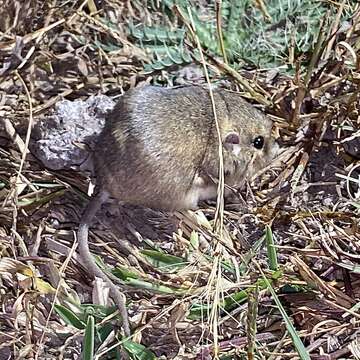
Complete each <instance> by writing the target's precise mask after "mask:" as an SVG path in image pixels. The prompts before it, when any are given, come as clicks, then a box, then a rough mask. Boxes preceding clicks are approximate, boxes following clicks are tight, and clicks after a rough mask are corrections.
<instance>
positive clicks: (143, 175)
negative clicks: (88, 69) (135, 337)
mask: <svg viewBox="0 0 360 360" xmlns="http://www.w3.org/2000/svg"><path fill="white" fill-rule="evenodd" d="M212 93H213V99H214V103H215V109H216V115H217V121H218V126H219V127H218V129H219V132H220V137H219V134H218V130H217V127H216V122H215V117H214V113H213V107H212V102H211V97H210V93H209V89H208V88H206V87H203V86H197V85H186V86H179V87H173V88H165V87H159V86H150V85H148V86H143V87H138V88H134V89H131V90H128V91H127V92H125V94H124V95H122V96H121V97H120V99H119V101H118V102H117V104H116V105H115V107H114V108H113V110H112V111H111V112H110V113H109V114H108V116H107V118H106V122H105V126H104V128H103V130H102V132H101V133H100V135H99V136H98V139H97V143H96V145H95V148H94V151H93V160H94V170H95V177H96V188H95V196H93V197H92V198H91V200H90V202H89V204H88V205H87V207H86V209H85V211H84V214H83V216H82V218H81V220H80V225H79V228H78V233H77V238H78V243H79V253H80V256H81V258H82V260H83V261H84V263H85V266H86V267H87V270H88V271H89V272H90V274H91V275H92V276H93V277H95V276H97V277H100V278H102V279H103V280H104V281H105V283H106V284H107V285H108V286H109V288H110V293H111V296H112V298H113V300H114V301H115V303H116V304H117V306H118V308H119V312H120V315H121V317H122V321H123V323H122V326H123V330H124V333H125V335H127V336H129V335H130V326H129V320H128V314H127V310H126V306H125V299H124V295H123V294H122V293H121V291H120V290H119V289H118V287H117V286H116V285H115V284H114V282H113V281H112V280H114V278H112V277H111V275H107V274H105V273H104V272H103V271H102V270H101V269H100V268H99V267H98V266H97V265H96V263H95V262H94V259H93V258H92V255H91V253H90V251H89V244H88V232H89V227H90V225H91V223H92V220H93V218H94V217H95V215H96V213H97V212H98V211H99V210H100V208H101V206H102V204H103V203H105V202H106V201H108V200H109V199H110V198H112V199H115V200H116V201H117V202H119V204H132V205H140V206H144V207H148V208H152V209H156V210H162V211H169V212H173V211H181V210H188V209H192V210H194V209H196V208H197V207H198V204H199V202H200V201H203V200H209V199H213V198H215V197H216V196H217V186H218V185H217V179H218V178H219V139H220V138H221V145H222V147H221V148H222V152H223V169H224V183H225V185H226V189H228V188H241V186H242V185H243V183H244V181H245V180H246V179H248V178H249V177H251V176H253V175H254V174H256V172H257V171H259V170H261V169H262V168H264V167H265V166H267V165H268V164H269V163H270V162H271V160H272V158H273V156H274V151H273V150H274V148H275V147H276V146H275V140H274V138H273V136H272V132H271V130H272V121H271V120H270V119H269V118H268V117H267V116H266V115H265V114H264V113H263V112H262V111H260V110H258V109H257V108H256V107H255V106H253V105H252V104H250V103H249V102H247V101H246V100H244V99H243V98H242V96H241V95H240V94H239V93H237V92H233V91H229V90H225V89H221V88H214V89H213V90H212ZM227 194H228V191H227V190H226V191H225V196H226V195H227Z"/></svg>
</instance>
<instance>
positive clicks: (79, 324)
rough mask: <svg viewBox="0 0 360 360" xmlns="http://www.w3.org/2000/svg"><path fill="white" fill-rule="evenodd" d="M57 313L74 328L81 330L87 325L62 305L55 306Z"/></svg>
mask: <svg viewBox="0 0 360 360" xmlns="http://www.w3.org/2000/svg"><path fill="white" fill-rule="evenodd" d="M55 311H56V312H57V313H58V314H59V315H60V317H61V318H62V319H63V320H64V321H65V322H66V323H67V324H69V325H71V326H74V327H75V328H77V329H79V330H83V329H85V323H84V322H83V321H81V320H80V318H79V317H78V316H77V315H76V314H75V313H74V312H73V311H71V310H70V309H68V308H66V307H65V306H62V305H55Z"/></svg>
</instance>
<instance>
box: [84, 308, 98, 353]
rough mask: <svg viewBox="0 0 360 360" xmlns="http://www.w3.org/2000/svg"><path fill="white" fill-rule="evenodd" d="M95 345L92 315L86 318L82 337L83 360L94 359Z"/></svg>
mask: <svg viewBox="0 0 360 360" xmlns="http://www.w3.org/2000/svg"><path fill="white" fill-rule="evenodd" d="M94 344H95V320H94V317H93V316H92V315H90V316H89V317H88V320H87V324H86V329H85V336H84V347H83V351H84V360H92V359H93V358H94Z"/></svg>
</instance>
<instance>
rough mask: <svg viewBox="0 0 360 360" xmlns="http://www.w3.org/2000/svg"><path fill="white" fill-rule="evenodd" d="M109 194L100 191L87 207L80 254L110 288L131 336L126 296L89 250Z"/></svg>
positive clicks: (89, 268) (82, 221)
mask: <svg viewBox="0 0 360 360" xmlns="http://www.w3.org/2000/svg"><path fill="white" fill-rule="evenodd" d="M109 197H110V196H109V194H108V193H107V192H105V191H100V192H99V193H98V194H97V195H95V196H94V197H93V198H92V199H91V200H90V202H89V204H88V205H87V207H86V209H85V212H84V214H83V215H82V218H81V222H80V225H79V229H78V232H77V238H78V243H79V252H80V256H81V259H82V260H83V261H84V262H85V265H86V268H87V270H88V271H90V273H91V275H92V276H93V277H95V276H96V277H99V278H101V279H102V280H104V281H105V283H106V285H107V286H109V288H110V291H111V295H112V297H113V299H114V300H115V302H116V304H117V306H118V308H119V311H120V315H121V317H122V320H123V329H124V333H125V335H126V336H130V326H129V319H128V313H127V310H126V306H125V300H124V295H123V294H122V293H121V292H120V291H119V289H118V288H117V287H116V286H115V285H114V284H113V282H112V281H111V279H110V278H109V277H108V276H107V275H106V274H105V273H104V272H103V271H102V270H101V269H100V268H99V267H98V266H97V265H96V263H95V261H94V259H93V257H92V255H91V253H90V249H89V241H88V238H89V227H90V224H91V223H92V220H93V218H94V217H95V215H96V213H97V212H98V210H100V208H101V205H102V204H103V203H104V202H105V201H107V200H108V199H109Z"/></svg>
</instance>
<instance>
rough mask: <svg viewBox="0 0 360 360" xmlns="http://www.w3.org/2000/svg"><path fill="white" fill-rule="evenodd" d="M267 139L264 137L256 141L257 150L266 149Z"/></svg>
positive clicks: (254, 143) (257, 138)
mask: <svg viewBox="0 0 360 360" xmlns="http://www.w3.org/2000/svg"><path fill="white" fill-rule="evenodd" d="M264 143H265V139H264V137H263V136H257V137H256V138H255V139H254V141H253V145H254V147H255V148H256V149H259V150H260V149H262V148H263V147H264Z"/></svg>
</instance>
